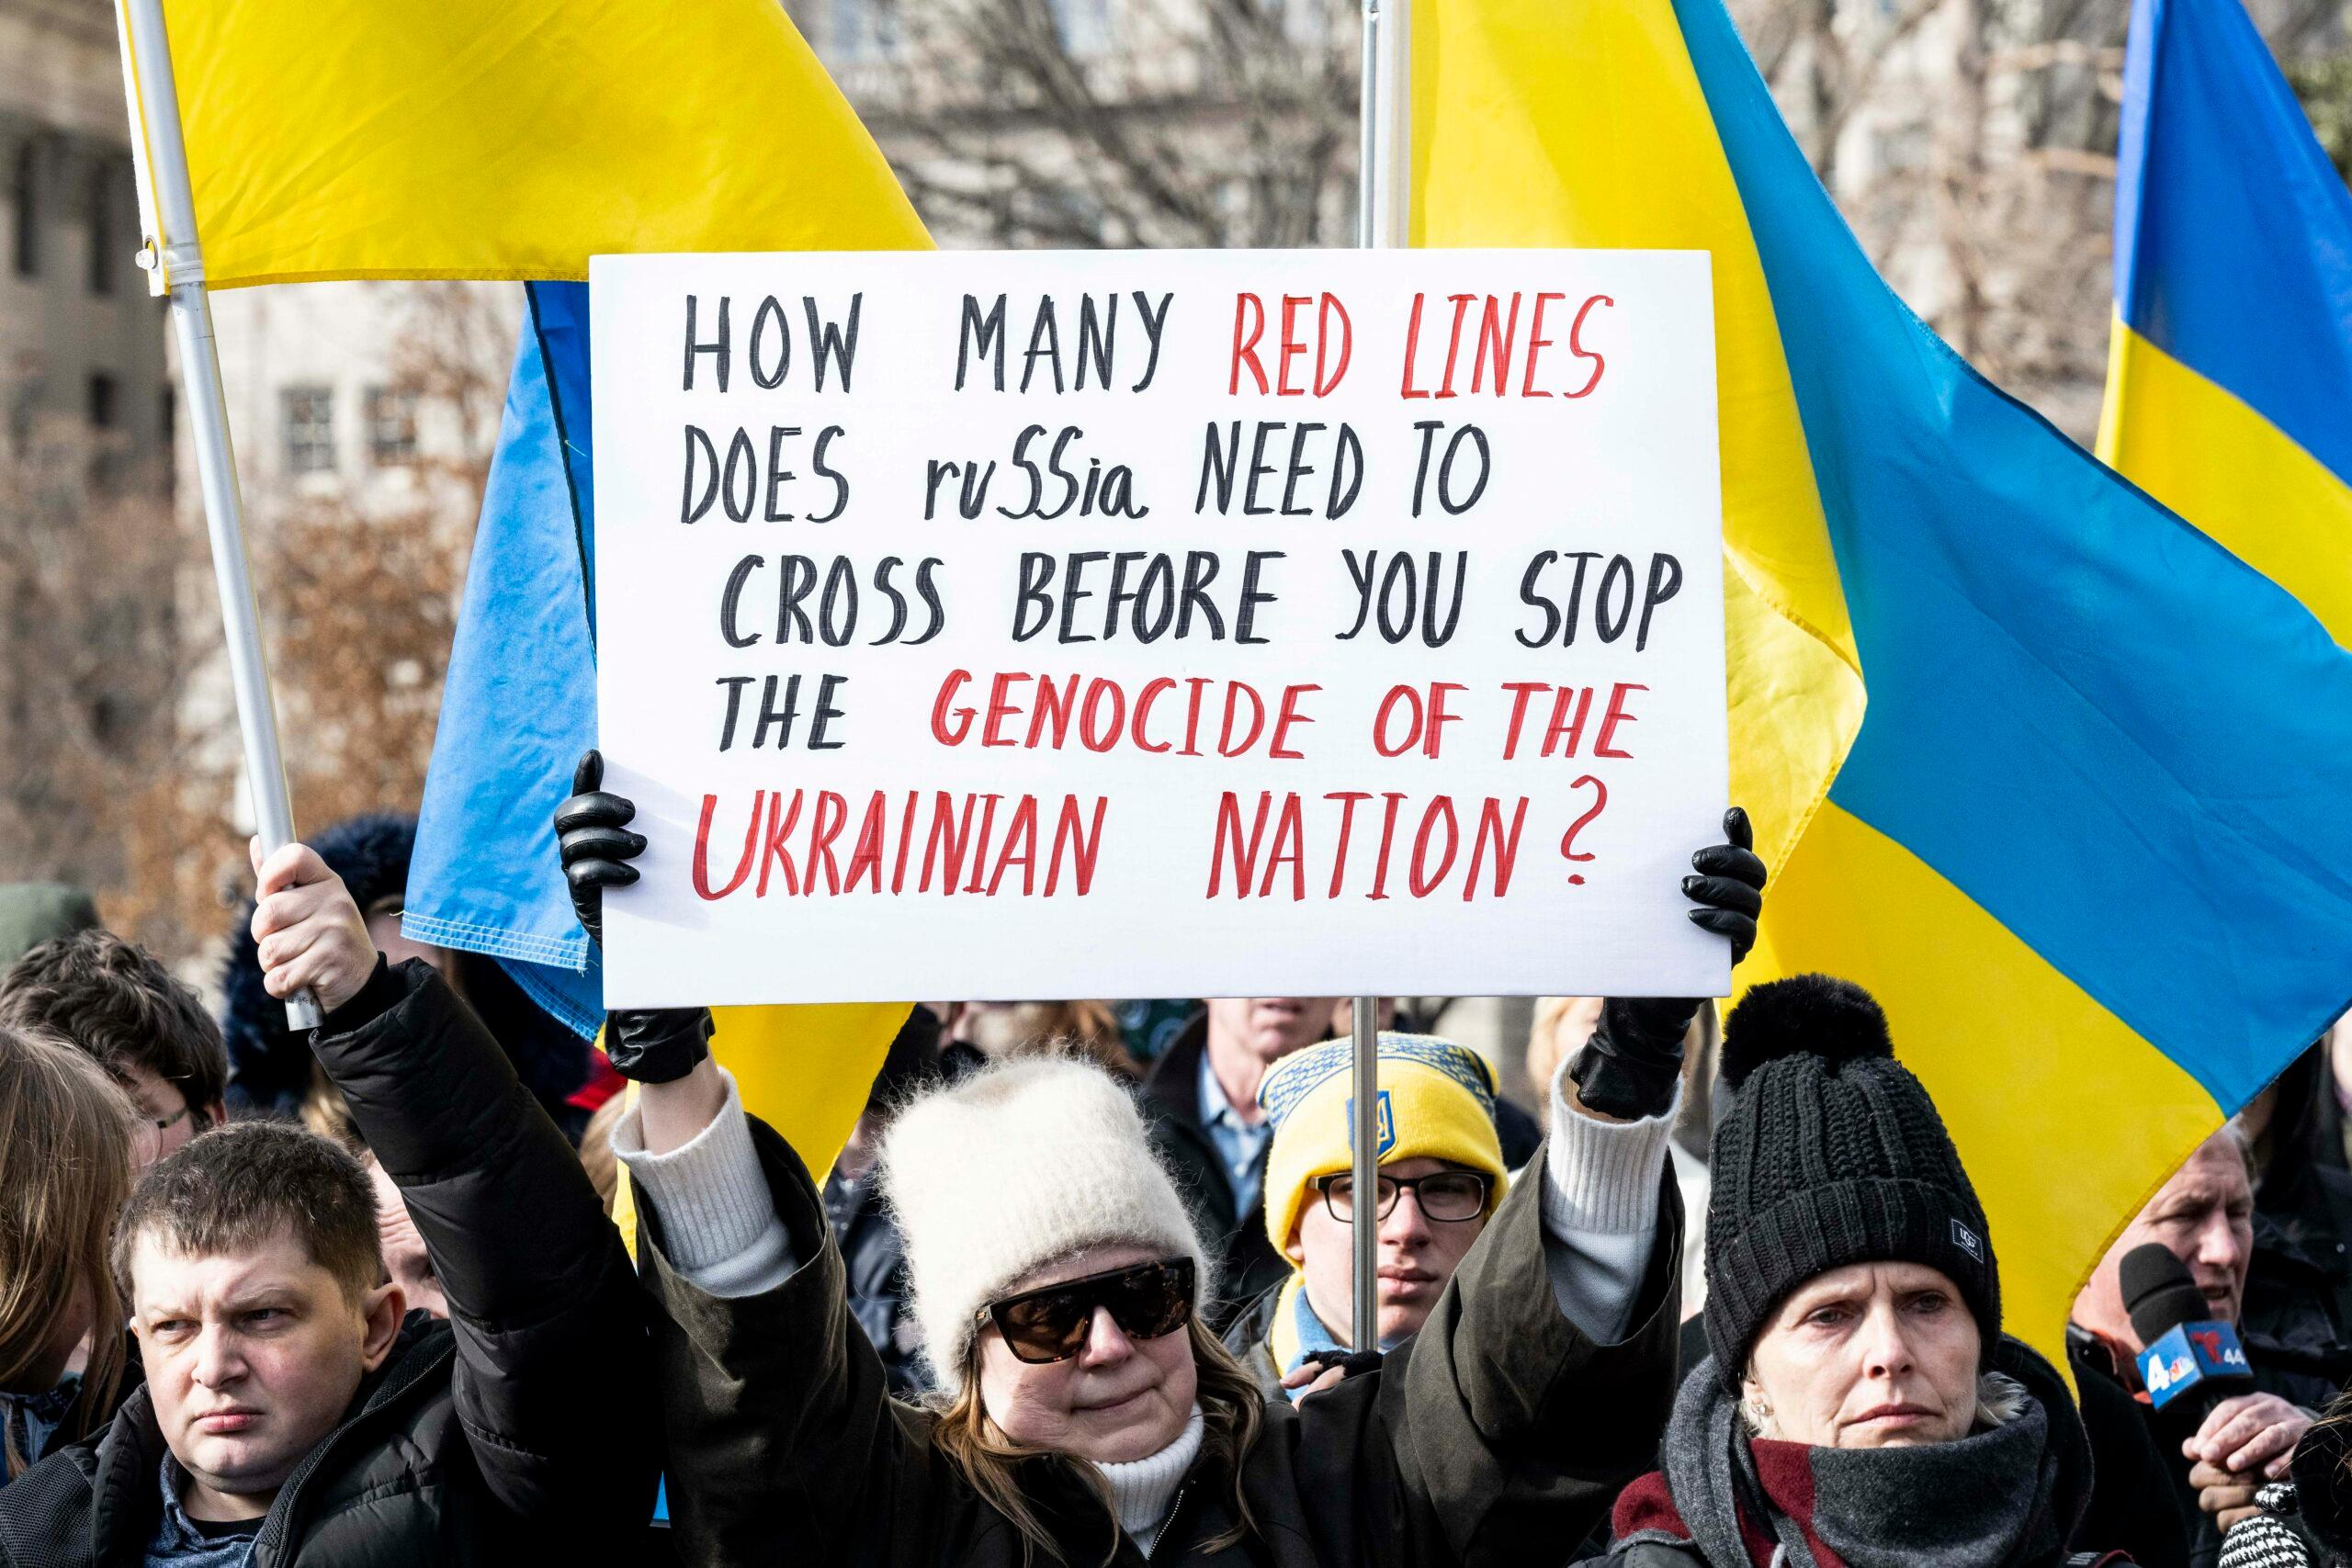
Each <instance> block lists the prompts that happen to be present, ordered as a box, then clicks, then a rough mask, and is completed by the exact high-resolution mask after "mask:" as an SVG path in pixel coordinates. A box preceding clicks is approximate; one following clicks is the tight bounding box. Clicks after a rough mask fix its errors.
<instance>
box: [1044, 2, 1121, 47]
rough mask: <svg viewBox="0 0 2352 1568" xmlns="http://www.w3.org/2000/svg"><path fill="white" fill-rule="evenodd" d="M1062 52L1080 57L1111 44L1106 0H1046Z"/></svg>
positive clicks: (1109, 15) (1109, 16)
mask: <svg viewBox="0 0 2352 1568" xmlns="http://www.w3.org/2000/svg"><path fill="white" fill-rule="evenodd" d="M1046 10H1047V11H1048V12H1050V13H1052V15H1053V18H1054V35H1055V36H1056V37H1057V38H1058V39H1061V44H1062V50H1063V52H1065V53H1067V54H1070V55H1073V56H1076V57H1078V58H1080V59H1083V58H1085V57H1086V56H1088V55H1093V54H1101V53H1103V52H1104V51H1107V50H1109V49H1110V47H1111V6H1110V0H1046Z"/></svg>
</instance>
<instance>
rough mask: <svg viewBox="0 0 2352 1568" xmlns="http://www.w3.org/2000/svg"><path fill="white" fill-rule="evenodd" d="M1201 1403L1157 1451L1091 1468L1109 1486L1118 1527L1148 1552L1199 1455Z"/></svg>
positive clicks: (1099, 1464)
mask: <svg viewBox="0 0 2352 1568" xmlns="http://www.w3.org/2000/svg"><path fill="white" fill-rule="evenodd" d="M1201 1431H1202V1423H1201V1407H1200V1406H1199V1405H1197V1404H1195V1405H1193V1417H1192V1419H1191V1420H1189V1421H1187V1422H1185V1423H1184V1429H1183V1430H1182V1432H1179V1433H1177V1434H1176V1440H1175V1441H1174V1442H1172V1443H1170V1444H1169V1445H1168V1446H1167V1447H1166V1448H1164V1449H1162V1450H1159V1452H1158V1453H1156V1454H1146V1455H1144V1456H1143V1458H1141V1459H1136V1460H1129V1461H1126V1462H1125V1463H1124V1464H1103V1463H1102V1462H1100V1461H1097V1462H1096V1464H1095V1466H1094V1468H1095V1469H1097V1470H1099V1471H1101V1472H1103V1480H1104V1481H1105V1482H1107V1483H1109V1484H1110V1487H1111V1506H1112V1507H1113V1508H1114V1510H1115V1511H1116V1512H1117V1513H1118V1516H1119V1528H1120V1529H1124V1530H1125V1531H1126V1532H1127V1534H1128V1535H1129V1536H1131V1537H1132V1538H1134V1540H1135V1543H1136V1546H1137V1547H1139V1548H1141V1549H1142V1551H1144V1552H1145V1553H1146V1554H1147V1555H1148V1554H1149V1552H1150V1551H1151V1543H1152V1542H1153V1541H1154V1540H1157V1539H1158V1538H1159V1529H1160V1527H1161V1526H1162V1525H1164V1524H1166V1523H1167V1522H1168V1512H1169V1509H1170V1507H1172V1506H1174V1504H1175V1501H1176V1489H1177V1488H1178V1487H1179V1486H1182V1484H1183V1483H1184V1472H1186V1471H1189V1470H1191V1469H1192V1468H1193V1461H1194V1460H1196V1459H1198V1458H1200V1455H1201Z"/></svg>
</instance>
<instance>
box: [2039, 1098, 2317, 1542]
mask: <svg viewBox="0 0 2352 1568" xmlns="http://www.w3.org/2000/svg"><path fill="white" fill-rule="evenodd" d="M2255 1233H2256V1216H2255V1212H2254V1189H2253V1181H2252V1176H2251V1172H2250V1170H2249V1168H2248V1161H2247V1151H2246V1146H2245V1141H2244V1139H2243V1138H2242V1137H2241V1136H2240V1134H2239V1133H2238V1130H2237V1129H2236V1128H2235V1127H2234V1126H2230V1127H2224V1128H2222V1131H2220V1132H2219V1133H2216V1134H2214V1135H2213V1136H2212V1137H2211V1138H2209V1139H2207V1140H2206V1141H2205V1142H2204V1143H2203V1144H2201V1145H2199V1146H2198V1148H2197V1150H2196V1152H2195V1153H2193V1154H2191V1155H2190V1156H2189V1157H2188V1159H2187V1160H2186V1161H2184V1162H2183V1163H2182V1165H2181V1167H2180V1168H2179V1169H2178V1170H2177V1171H2175V1172H2174V1173H2173V1174H2172V1176H2171V1178H2170V1179H2167V1180H2166V1181H2165V1184H2164V1185H2163V1186H2162V1187H2160V1188H2158V1189H2157V1190H2156V1192H2155V1195H2154V1197H2152V1198H2151V1199H2149V1200H2148V1201H2147V1203H2146V1204H2145V1205H2144V1206H2143V1208H2142V1209H2141V1211H2140V1213H2138V1214H2136V1215H2134V1216H2133V1217H2132V1219H2131V1224H2128V1225H2126V1226H2125V1227H2124V1228H2123V1232H2122V1234H2121V1235H2119V1236H2117V1237H2116V1239H2115V1242H2114V1244H2113V1245H2112V1246H2111V1247H2109V1248H2108V1251H2107V1255H2106V1257H2104V1258H2101V1259H2100V1260H2099V1263H2098V1267H2097V1268H2096V1269H2093V1270H2092V1271H2091V1277H2090V1280H2089V1282H2088V1283H2087V1284H2086V1285H2085V1286H2084V1288H2083V1292H2082V1294H2081V1295H2080V1296H2079V1297H2077V1298H2076V1300H2075V1310H2074V1313H2073V1320H2074V1321H2073V1323H2072V1325H2071V1326H2070V1328H2069V1332H2068V1336H2067V1347H2068V1355H2069V1359H2071V1360H2072V1361H2073V1363H2074V1366H2075V1375H2076V1378H2077V1379H2078V1380H2081V1379H2085V1378H2104V1379H2107V1380H2108V1381H2109V1382H2113V1383H2115V1384H2117V1385H2118V1386H2119V1387H2120V1388H2121V1389H2123V1390H2124V1391H2125V1393H2127V1394H2136V1393H2138V1392H2139V1390H2140V1383H2139V1375H2138V1371H2137V1368H2136V1365H2135V1358H2136V1357H2137V1356H2138V1355H2139V1353H2140V1351H2141V1350H2142V1349H2143V1348H2145V1347H2144V1346H2143V1345H2142V1344H2141V1343H2140V1338H2139V1335H2138V1334H2137V1332H2136V1331H2135V1330H2134V1329H2133V1328H2132V1326H2131V1312H2130V1311H2129V1309H2127V1308H2126V1307H2125V1305H2124V1303H2123V1290H2122V1283H2121V1278H2120V1275H2121V1268H2122V1259H2123V1258H2124V1257H2125V1256H2126V1255H2127V1254H2129V1253H2130V1252H2131V1250H2132V1249H2133V1248H2134V1247H2140V1246H2142V1245H2143V1244H2146V1243H2150V1242H2156V1243H2161V1244H2163V1245H2164V1246H2165V1247H2169V1248H2170V1249H2171V1250H2172V1252H2173V1253H2174V1255H2175V1256H2177V1258H2179V1259H2180V1260H2181V1263H2182V1264H2183V1266H2184V1267H2186V1268H2187V1269H2188V1272H2189V1275H2190V1278H2191V1279H2193V1280H2195V1281H2196V1282H2197V1285H2198V1286H2199V1289H2200V1290H2201V1291H2202V1292H2204V1295H2205V1298H2206V1302H2207V1310H2208V1312H2209V1313H2210V1314H2211V1316H2212V1317H2213V1318H2214V1319H2216V1320H2217V1321H2220V1322H2223V1323H2228V1324H2231V1325H2233V1326H2234V1325H2241V1324H2242V1323H2243V1321H2244V1306H2245V1289H2246V1280H2247V1273H2248V1270H2249V1269H2250V1268H2251V1267H2252V1262H2253V1256H2254V1245H2255ZM2246 1361H2247V1364H2248V1366H2249V1367H2250V1369H2251V1370H2252V1371H2253V1374H2254V1378H2253V1382H2254V1390H2253V1392H2251V1393H2242V1394H2234V1395H2232V1396H2231V1397H2229V1398H2227V1399H2224V1400H2222V1401H2221V1402H2220V1403H2219V1404H2216V1405H2214V1406H2213V1408H2212V1410H2211V1413H2210V1414H2208V1415H2207V1416H2204V1418H2203V1419H2202V1420H2201V1422H2196V1423H2193V1424H2191V1423H2185V1422H2184V1421H2183V1420H2182V1419H2181V1417H2180V1415H2179V1413H2178V1412H2179V1407H2177V1406H2176V1407H2175V1409H2174V1410H2173V1411H2170V1412H2166V1411H2157V1410H2153V1409H2149V1408H2147V1407H2146V1406H2142V1407H2141V1410H2142V1416H2143V1419H2144V1420H2145V1421H2146V1422H2147V1423H2148V1429H2149V1432H2150V1434H2151V1435H2152V1436H2153V1437H2154V1439H2155V1443H2156V1447H2157V1450H2158V1451H2159V1452H2161V1453H2162V1454H2164V1455H2165V1467H2166V1471H2167V1473H2168V1475H2169V1477H2170V1481H2171V1487H2172V1490H2173V1493H2174V1495H2175V1499H2176V1502H2177V1507H2178V1509H2179V1512H2180V1514H2181V1516H2182V1517H2183V1518H2184V1519H2185V1520H2186V1521H2187V1523H2188V1531H2189V1539H2188V1558H2189V1562H2191V1563H2192V1564H2198V1565H2203V1564H2210V1563H2211V1562H2214V1561H2215V1560H2216V1558H2217V1557H2218V1556H2219V1555H2220V1552H2221V1542H2222V1532H2223V1531H2224V1530H2226V1529H2228V1528H2229V1527H2230V1526H2231V1525H2233V1524H2235V1523H2237V1522H2238V1521H2239V1520H2240V1519H2242V1518H2244V1517H2246V1516H2248V1515H2250V1514H2251V1513H2253V1512H2254V1506H2255V1504H2254V1499H2255V1494H2256V1492H2257V1491H2258V1490H2259V1489H2260V1488H2261V1487H2262V1486H2263V1485H2264V1484H2265V1483H2267V1482H2269V1481H2275V1480H2277V1479H2278V1478H2279V1477H2280V1476H2282V1475H2284V1474H2285V1473H2286V1468H2287V1459H2288V1455H2289V1454H2290V1451H2291V1450H2293V1448H2294V1446H2295V1443H2296V1441H2297V1440H2298V1439H2299V1438H2301V1436H2302V1435H2303V1433H2304V1431H2305V1430H2307V1429H2308V1428H2309V1427H2310V1426H2311V1424H2312V1412H2313V1411H2314V1410H2316V1409H2318V1408H2319V1407H2320V1406H2321V1405H2323V1404H2326V1403H2327V1401H2328V1399H2329V1398H2330V1397H2331V1396H2332V1395H2333V1394H2334V1393H2335V1389H2334V1387H2333V1386H2332V1385H2331V1384H2330V1383H2328V1382H2326V1381H2325V1380H2324V1379H2323V1378H2318V1377H2314V1376H2313V1375H2312V1373H2311V1372H2310V1371H2307V1370H2306V1369H2304V1368H2303V1367H2302V1366H2301V1364H2300V1362H2299V1361H2297V1360H2296V1359H2291V1358H2282V1357H2280V1356H2278V1355H2276V1354H2274V1353H2272V1351H2271V1350H2269V1349H2268V1348H2266V1347H2265V1346H2264V1345H2262V1344H2260V1343H2257V1342H2256V1341H2255V1340H2253V1339H2252V1338H2248V1339H2247V1343H2246ZM2086 1397H2087V1396H2086Z"/></svg>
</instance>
